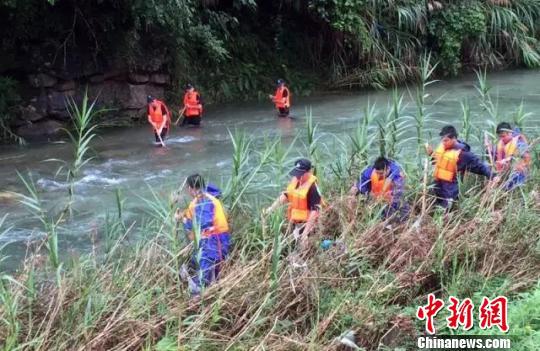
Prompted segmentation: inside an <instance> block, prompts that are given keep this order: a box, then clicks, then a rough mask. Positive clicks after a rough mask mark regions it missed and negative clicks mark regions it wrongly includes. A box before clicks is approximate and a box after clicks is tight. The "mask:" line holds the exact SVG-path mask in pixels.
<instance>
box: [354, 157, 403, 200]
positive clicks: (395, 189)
mask: <svg viewBox="0 0 540 351" xmlns="http://www.w3.org/2000/svg"><path fill="white" fill-rule="evenodd" d="M373 170H374V167H373V166H369V167H367V168H366V169H364V170H363V171H362V174H361V175H360V179H359V180H358V183H357V184H356V187H357V189H358V191H359V192H360V194H364V195H366V194H369V193H370V192H371V173H372V172H373ZM388 178H389V179H390V180H391V181H392V203H394V204H395V203H399V202H400V201H401V198H402V196H403V192H404V190H405V177H404V175H403V171H402V168H401V166H400V165H399V164H398V163H397V162H396V161H393V160H390V166H389V172H388Z"/></svg>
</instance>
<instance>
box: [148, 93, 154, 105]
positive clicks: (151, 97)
mask: <svg viewBox="0 0 540 351" xmlns="http://www.w3.org/2000/svg"><path fill="white" fill-rule="evenodd" d="M154 100H155V98H154V97H153V96H152V95H148V96H147V97H146V102H148V103H151V102H152V101H154Z"/></svg>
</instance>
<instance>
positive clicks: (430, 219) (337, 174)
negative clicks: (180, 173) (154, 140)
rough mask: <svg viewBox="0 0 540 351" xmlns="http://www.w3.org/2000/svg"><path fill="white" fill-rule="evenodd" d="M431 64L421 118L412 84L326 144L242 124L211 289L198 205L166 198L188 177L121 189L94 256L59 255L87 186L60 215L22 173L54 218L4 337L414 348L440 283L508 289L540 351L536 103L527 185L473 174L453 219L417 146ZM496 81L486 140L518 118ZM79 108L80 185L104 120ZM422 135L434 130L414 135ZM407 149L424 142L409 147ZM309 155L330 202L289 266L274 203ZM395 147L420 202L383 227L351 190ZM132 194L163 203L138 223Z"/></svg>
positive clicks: (483, 93)
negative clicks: (196, 293)
mask: <svg viewBox="0 0 540 351" xmlns="http://www.w3.org/2000/svg"><path fill="white" fill-rule="evenodd" d="M421 66H422V69H421V72H424V74H423V79H422V84H421V85H419V86H418V88H417V91H416V93H417V94H416V95H417V96H418V97H419V98H418V99H417V100H416V112H415V113H414V114H411V113H410V112H406V110H405V109H404V103H403V96H400V95H399V93H398V92H397V91H394V93H393V95H392V96H391V98H390V99H389V106H388V110H378V109H376V108H375V107H374V106H372V105H370V106H366V108H365V111H364V114H363V116H362V119H361V121H360V122H359V125H358V127H357V129H356V130H354V131H352V132H351V134H350V136H349V140H347V139H346V138H342V137H339V136H332V135H328V134H327V133H325V135H324V138H325V139H324V143H323V142H322V138H323V134H322V133H319V130H318V128H317V125H314V124H313V121H312V120H311V118H308V119H307V121H306V126H305V131H304V132H305V135H298V136H297V138H296V139H295V140H294V142H293V143H294V144H293V145H284V144H282V141H281V139H280V138H279V137H275V138H274V137H267V138H264V141H261V140H260V139H259V140H255V139H252V138H250V137H248V136H247V135H245V134H243V133H242V132H237V133H231V138H232V144H233V155H232V160H233V162H232V164H231V170H230V174H231V176H230V178H229V179H226V180H225V181H224V182H223V183H222V184H220V185H221V187H222V189H223V190H224V195H223V201H224V204H225V206H226V208H227V210H228V212H229V214H230V221H231V224H232V227H233V237H234V243H235V244H234V249H233V252H232V254H231V257H230V258H229V260H228V263H227V265H226V267H224V270H223V271H222V275H221V279H220V280H219V282H217V283H216V284H214V285H212V286H211V287H209V288H208V289H206V290H204V291H203V293H202V296H201V298H200V299H198V300H197V299H191V298H190V295H189V292H188V289H187V284H186V283H185V282H182V281H181V280H180V278H179V271H180V267H181V264H182V263H186V262H188V261H189V259H190V252H191V249H192V245H191V244H188V243H187V242H186V241H185V239H184V236H183V234H182V233H181V232H180V231H179V230H178V225H177V223H175V221H174V212H175V208H176V206H178V205H179V206H185V205H186V202H185V201H183V200H186V201H187V200H188V199H182V201H180V204H178V203H176V202H177V199H175V197H173V196H171V197H170V198H167V196H162V194H163V193H169V192H170V193H171V195H172V192H173V191H176V190H178V189H159V191H160V194H158V193H153V196H146V197H144V198H143V197H141V198H137V199H128V198H123V197H122V195H121V193H120V192H117V198H116V203H114V202H113V203H111V204H110V206H109V208H108V209H105V211H107V213H108V215H107V217H106V220H105V221H104V222H102V223H101V224H100V228H99V229H97V230H96V228H94V229H91V230H90V229H88V231H90V232H92V233H93V234H92V243H93V245H92V250H91V252H90V253H87V254H83V253H81V254H75V255H65V254H63V253H62V252H60V251H59V245H58V233H59V229H60V228H61V227H62V226H63V224H64V223H65V222H66V221H69V220H70V219H71V218H72V217H71V216H77V214H76V213H73V214H72V213H71V211H67V210H58V208H61V209H63V208H64V206H63V205H66V206H67V208H69V207H70V206H71V204H72V203H73V202H74V201H84V198H83V197H76V196H74V194H73V189H74V187H72V186H70V187H68V189H70V190H69V191H68V192H67V193H66V197H65V198H58V203H59V204H60V205H62V206H53V208H54V209H56V210H47V208H49V206H47V205H46V204H44V203H43V202H42V200H41V199H40V194H39V192H38V191H36V188H35V186H34V184H33V182H32V179H31V174H29V175H21V179H22V181H23V182H24V183H25V185H26V187H27V190H28V191H27V193H25V194H18V196H19V198H20V200H21V203H22V204H24V205H26V206H27V208H28V210H29V212H30V213H31V214H32V215H33V216H35V217H36V218H38V219H39V220H40V221H41V223H42V225H43V231H44V232H45V233H46V237H45V238H44V239H43V240H42V241H41V240H40V241H39V242H37V243H34V244H32V245H29V248H28V257H27V258H26V259H25V260H24V262H22V264H21V268H20V269H19V270H18V271H17V272H16V273H15V274H5V275H3V276H2V277H1V279H0V302H1V304H0V340H2V341H0V346H1V347H3V349H4V350H6V351H7V350H27V349H30V350H53V349H54V350H56V349H58V350H64V349H70V350H71V349H93V350H159V351H172V350H225V349H230V350H248V349H249V350H254V349H259V350H263V349H264V350H345V349H347V348H345V347H344V346H343V341H344V340H343V338H344V336H345V335H351V334H354V337H348V338H347V339H349V344H350V342H351V341H353V342H354V343H355V344H357V345H358V347H363V348H364V349H366V350H375V349H385V348H390V349H394V348H395V347H402V348H405V349H414V348H415V346H414V345H415V337H416V336H417V335H422V334H423V333H424V324H423V323H421V322H420V321H418V320H416V319H415V311H416V308H417V307H418V306H420V305H423V304H425V302H426V295H427V294H428V293H430V292H433V293H436V294H437V296H438V297H439V298H442V299H443V300H445V301H447V299H448V297H449V296H456V297H459V298H460V299H463V298H466V297H469V298H471V299H472V301H473V302H474V304H475V306H478V304H479V303H480V300H481V298H482V296H488V297H490V298H494V297H496V296H498V295H505V296H508V298H509V307H508V313H509V324H510V334H511V335H513V336H514V337H515V338H514V340H513V344H512V349H513V350H537V346H538V345H539V344H540V333H539V330H540V325H539V323H540V321H539V319H538V315H539V308H540V295H539V293H540V286H539V285H538V281H539V278H540V269H539V268H540V246H539V243H540V216H539V215H538V214H539V212H540V194H539V187H540V184H539V182H538V180H539V179H540V178H539V169H540V164H539V162H538V155H539V151H540V150H539V148H538V144H537V143H538V137H539V130H538V128H535V127H534V126H531V125H530V124H528V122H527V119H528V117H529V116H530V115H529V114H528V113H526V112H525V111H524V110H523V106H519V107H518V108H517V110H516V112H515V113H514V114H513V115H512V122H513V123H514V124H516V125H520V126H522V127H529V128H527V130H529V131H530V133H529V134H528V137H529V138H530V140H531V144H533V145H534V146H533V150H532V152H533V154H534V155H535V156H534V162H533V165H532V170H531V174H530V181H529V182H528V183H527V185H526V186H525V187H524V188H522V189H519V190H517V191H514V192H511V193H509V192H505V191H503V190H502V189H498V188H491V187H485V186H484V185H485V184H483V183H482V180H481V179H477V178H476V177H474V176H472V175H467V177H465V178H464V181H463V183H462V184H461V186H460V188H461V189H460V190H461V194H462V196H461V200H460V202H459V206H458V208H457V209H456V210H455V211H453V212H451V213H450V214H448V215H447V214H445V213H443V212H442V211H438V210H436V209H434V208H433V207H432V203H433V197H432V196H430V195H429V181H428V180H429V178H430V176H429V174H431V170H430V168H429V166H428V165H429V163H428V162H427V159H426V158H425V157H422V156H420V154H419V153H415V152H413V150H415V149H420V148H421V147H422V144H423V142H424V141H425V140H426V138H427V135H428V134H429V130H428V128H427V126H430V125H433V123H434V121H433V120H432V116H430V113H429V112H426V111H429V110H431V109H432V108H434V107H436V106H428V105H426V102H425V100H424V99H423V98H422V97H424V96H428V95H429V92H428V91H427V89H426V87H427V86H429V83H430V81H429V72H430V70H429V69H427V68H426V67H429V64H428V62H427V61H424V64H422V65H421ZM478 77H479V83H478V85H477V90H478V97H477V100H475V101H474V103H477V104H479V105H480V106H482V107H483V111H482V115H483V116H484V117H485V118H484V119H481V120H476V121H471V116H470V114H469V109H467V108H464V109H463V115H462V124H461V125H460V126H459V127H460V131H461V135H462V136H463V137H464V138H465V139H466V140H467V141H469V142H470V143H471V144H473V145H474V147H475V149H476V150H479V145H480V144H481V141H482V140H483V138H484V131H486V129H487V132H488V133H489V134H490V135H491V136H492V137H493V132H494V126H495V124H496V123H497V122H500V121H501V119H502V118H505V119H506V118H507V117H508V116H504V117H503V116H501V115H500V113H499V112H498V110H497V105H496V104H494V103H493V101H494V100H495V97H492V96H491V94H490V89H489V85H488V84H487V82H486V79H485V76H484V75H482V74H479V75H478ZM471 102H472V101H471ZM428 107H430V109H428ZM72 111H73V116H74V118H75V120H76V124H77V125H78V126H81V128H80V129H79V130H82V132H81V133H79V134H78V136H77V135H73V140H72V145H73V148H74V152H75V154H76V155H78V157H77V158H76V159H74V160H72V161H70V162H72V163H71V165H69V164H68V165H67V166H68V167H67V173H66V169H64V170H63V171H59V174H64V173H66V182H68V183H72V182H75V181H77V177H78V173H79V172H78V171H77V170H78V169H81V168H82V167H85V164H86V160H87V159H88V155H85V152H84V151H85V150H86V147H87V146H88V144H89V143H90V142H91V140H92V135H93V131H92V129H91V127H90V128H88V125H89V124H88V123H90V122H91V120H92V116H93V114H94V111H93V110H92V106H81V108H79V109H78V110H77V109H75V108H74V109H73V110H72ZM85 121H86V122H88V123H85ZM377 130H379V132H377ZM384 131H387V132H386V133H384ZM409 131H415V132H416V133H413V135H412V136H413V137H412V138H410V137H407V138H403V137H402V136H403V135H404V134H405V133H406V134H407V135H410V132H409ZM87 141H88V142H87ZM324 146H328V147H324ZM330 146H331V147H330ZM377 146H378V147H377ZM404 149H406V150H409V151H411V152H408V153H406V155H405V154H400V153H399V152H396V150H404ZM377 151H379V152H377ZM297 152H298V153H300V154H302V155H304V156H308V155H309V157H310V158H311V159H313V160H314V162H315V165H316V170H317V174H318V177H319V179H320V183H321V184H320V186H321V189H322V193H323V194H324V196H325V198H326V200H327V202H328V204H329V206H328V207H326V208H325V209H324V211H323V212H322V216H321V221H320V225H319V226H318V228H317V230H316V233H315V234H314V235H313V236H312V238H311V243H312V248H311V250H310V252H308V253H307V254H306V256H305V257H304V258H305V263H306V266H304V267H295V266H293V265H291V264H289V259H288V258H289V257H290V253H291V252H292V251H293V250H294V247H295V245H294V243H293V242H292V238H291V235H290V232H289V230H288V229H287V225H286V224H285V223H284V217H283V213H282V212H276V213H274V214H272V215H270V216H264V215H261V210H262V208H264V206H265V205H268V204H269V203H270V201H271V199H270V198H267V197H266V195H265V194H267V193H271V194H277V193H278V192H279V191H280V190H281V189H282V188H283V186H284V184H286V182H287V180H288V176H287V173H288V171H289V169H290V167H291V162H292V161H293V160H294V159H295V158H296V156H297V154H296V153H297ZM379 153H385V154H389V155H393V156H394V157H395V158H397V159H398V160H399V161H400V162H401V163H402V164H403V165H404V167H405V172H406V174H407V191H406V198H407V200H408V201H409V202H410V203H411V204H412V205H413V215H412V216H411V218H410V219H409V220H408V221H406V222H405V223H401V224H396V223H393V224H392V225H391V226H389V225H390V224H391V223H390V222H389V221H381V217H380V213H381V206H380V204H377V203H372V202H369V201H360V202H359V205H358V207H357V208H356V211H350V210H349V209H348V208H347V203H348V200H347V197H346V196H345V195H346V193H347V191H348V189H349V186H350V184H351V183H352V182H353V180H354V178H355V177H356V176H357V175H358V173H359V171H360V169H362V168H363V167H364V166H365V165H366V164H367V163H368V161H369V160H370V159H373V158H374V157H375V156H376V155H377V154H379ZM336 155H339V156H338V157H336ZM211 180H212V181H216V180H217V179H215V176H214V177H213V178H212V179H211ZM161 192H163V193H161ZM126 201H136V202H138V203H140V202H141V201H142V202H143V203H144V206H145V209H146V215H142V216H137V217H136V218H133V217H131V218H128V217H126V215H125V214H124V213H123V208H124V206H125V204H126ZM104 207H106V206H105V204H104ZM141 217H142V218H141ZM1 230H4V231H9V228H2V221H1V220H0V231H1ZM81 231H83V230H81ZM80 234H81V233H80V232H79V233H73V235H80ZM325 238H331V239H333V240H335V243H336V245H333V246H332V247H331V248H330V249H328V250H322V249H321V248H320V247H319V243H320V241H321V240H322V239H325ZM444 312H446V311H442V312H441V314H440V315H438V316H437V318H436V321H437V323H436V326H437V329H438V330H439V332H441V333H447V334H449V333H454V331H451V330H449V329H447V328H446V327H445V323H444V321H445V319H444V318H445V317H446V315H445V313H444ZM455 333H457V334H461V333H463V331H462V330H458V331H456V332H455ZM468 333H469V334H477V333H482V334H489V335H494V334H500V333H499V332H498V330H497V329H491V330H487V331H479V329H478V324H477V321H476V322H475V327H474V328H473V329H472V330H470V331H469V332H468ZM357 349H360V348H357Z"/></svg>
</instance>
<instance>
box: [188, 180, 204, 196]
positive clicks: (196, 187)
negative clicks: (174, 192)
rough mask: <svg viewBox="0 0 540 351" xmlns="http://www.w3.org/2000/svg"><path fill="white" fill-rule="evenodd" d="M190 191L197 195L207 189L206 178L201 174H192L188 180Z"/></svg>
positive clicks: (191, 193)
mask: <svg viewBox="0 0 540 351" xmlns="http://www.w3.org/2000/svg"><path fill="white" fill-rule="evenodd" d="M186 184H187V190H188V193H189V194H190V195H191V196H193V197H195V196H197V194H199V193H200V192H201V191H203V190H204V189H205V183H204V178H203V177H202V176H201V175H200V174H192V175H190V176H189V177H187V180H186Z"/></svg>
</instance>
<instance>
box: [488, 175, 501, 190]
mask: <svg viewBox="0 0 540 351" xmlns="http://www.w3.org/2000/svg"><path fill="white" fill-rule="evenodd" d="M500 182H501V177H500V176H495V177H493V178H492V179H491V180H490V181H489V183H488V188H490V189H493V188H496V187H497V185H498V184H499V183H500Z"/></svg>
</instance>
